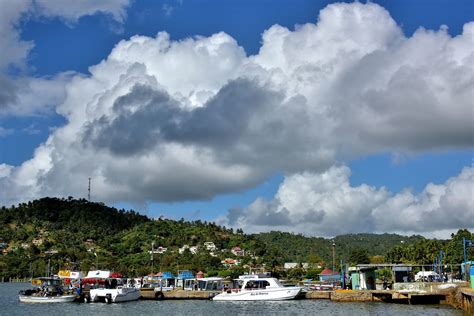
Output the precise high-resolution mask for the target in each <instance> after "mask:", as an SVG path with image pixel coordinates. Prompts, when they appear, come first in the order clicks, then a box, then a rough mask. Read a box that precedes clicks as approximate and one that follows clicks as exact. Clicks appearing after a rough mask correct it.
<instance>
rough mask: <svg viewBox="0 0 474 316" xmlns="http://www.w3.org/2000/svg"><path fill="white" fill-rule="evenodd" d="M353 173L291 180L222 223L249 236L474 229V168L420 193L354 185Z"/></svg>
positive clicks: (341, 170) (334, 171) (330, 172)
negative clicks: (275, 232)
mask: <svg viewBox="0 0 474 316" xmlns="http://www.w3.org/2000/svg"><path fill="white" fill-rule="evenodd" d="M349 176H350V170H349V169H348V168H347V167H345V166H340V167H331V168H330V169H329V170H327V171H325V172H323V173H319V174H317V173H311V172H304V173H301V174H296V175H292V176H289V177H287V178H285V180H284V181H283V183H282V184H281V185H280V188H279V189H278V192H277V193H276V194H275V197H274V198H273V199H272V200H264V199H257V200H255V201H254V202H253V203H251V204H250V205H249V206H248V207H246V208H244V209H238V208H235V209H232V210H229V212H228V213H227V215H226V216H223V217H221V218H219V219H218V222H219V223H220V224H223V225H226V226H231V227H245V228H246V229H247V231H250V232H258V231H270V230H275V229H276V230H285V231H291V232H301V233H307V234H312V235H317V236H334V235H338V234H344V233H347V232H387V231H391V232H399V233H405V234H406V233H413V232H416V233H431V234H433V233H434V232H437V231H439V230H443V229H444V230H451V231H452V230H456V229H459V228H460V227H469V228H472V227H474V168H473V167H466V168H464V170H462V172H461V173H460V174H459V175H457V176H455V177H452V178H450V179H448V180H447V181H446V182H445V183H444V184H439V185H436V184H431V183H430V184H428V185H427V186H426V187H425V189H424V190H423V191H422V192H421V193H419V194H414V193H413V192H411V191H410V190H404V191H402V192H400V193H398V194H392V193H391V192H389V191H387V189H385V188H375V187H372V186H368V185H365V184H362V185H360V186H356V187H354V186H351V185H350V183H349Z"/></svg>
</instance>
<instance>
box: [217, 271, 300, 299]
mask: <svg viewBox="0 0 474 316" xmlns="http://www.w3.org/2000/svg"><path fill="white" fill-rule="evenodd" d="M234 281H235V282H234V284H241V285H239V286H238V287H236V288H233V289H225V290H224V291H223V292H222V293H220V294H217V295H216V296H214V298H213V300H214V301H282V300H292V299H295V298H296V297H297V296H298V295H299V294H300V292H301V290H302V287H299V286H291V287H286V286H284V285H282V284H281V283H280V281H278V279H276V278H271V277H259V276H257V275H255V276H241V277H239V279H236V280H234Z"/></svg>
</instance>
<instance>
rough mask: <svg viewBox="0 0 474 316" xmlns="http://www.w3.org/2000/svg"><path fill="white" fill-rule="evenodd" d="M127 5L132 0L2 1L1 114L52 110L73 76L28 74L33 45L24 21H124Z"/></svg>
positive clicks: (0, 17) (0, 2) (0, 11)
mask: <svg viewBox="0 0 474 316" xmlns="http://www.w3.org/2000/svg"><path fill="white" fill-rule="evenodd" d="M128 5H129V0H106V1H94V0H86V1H75V0H72V1H71V0H52V1H51V0H14V1H11V0H0V8H1V10H0V86H1V89H0V115H32V114H38V113H44V112H50V111H52V109H54V106H55V105H57V104H58V103H59V102H62V101H63V100H64V96H65V87H64V86H65V85H66V84H67V83H68V82H69V79H70V77H71V76H72V73H69V72H66V73H63V74H57V75H56V76H53V77H40V78H38V77H32V76H30V75H29V71H28V65H27V58H28V55H29V53H30V51H31V50H32V49H33V47H34V42H33V41H24V40H22V39H21V36H20V30H19V25H20V24H21V23H22V22H23V21H25V20H28V19H35V18H38V17H47V18H59V19H61V20H63V21H64V22H65V23H68V24H73V23H75V22H77V21H78V19H79V18H80V17H82V16H86V15H94V14H96V13H103V14H106V15H110V16H111V17H112V19H113V20H115V21H117V22H123V20H124V18H125V16H126V12H125V8H126V7H127V6H128ZM12 69H14V70H15V71H11V70H12ZM11 73H17V74H16V75H11Z"/></svg>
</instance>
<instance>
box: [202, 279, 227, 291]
mask: <svg viewBox="0 0 474 316" xmlns="http://www.w3.org/2000/svg"><path fill="white" fill-rule="evenodd" d="M223 288H224V279H223V278H218V277H212V278H201V279H197V290H198V291H221V290H222V289H223Z"/></svg>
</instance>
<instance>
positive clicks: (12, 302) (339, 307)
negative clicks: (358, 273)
mask: <svg viewBox="0 0 474 316" xmlns="http://www.w3.org/2000/svg"><path fill="white" fill-rule="evenodd" d="M28 287H29V284H25V283H0V315H35V316H38V315H108V316H112V315H127V316H130V315H158V314H160V315H351V316H352V315H430V316H434V315H462V314H463V313H462V312H461V311H459V310H455V309H452V308H449V307H446V306H420V305H415V306H413V305H412V306H410V305H397V304H384V303H333V302H331V301H329V300H297V301H285V302H213V301H137V302H128V303H121V304H111V305H107V304H103V303H95V304H81V303H55V304H25V303H20V302H19V301H18V295H17V294H18V291H19V290H21V289H26V288H28Z"/></svg>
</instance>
